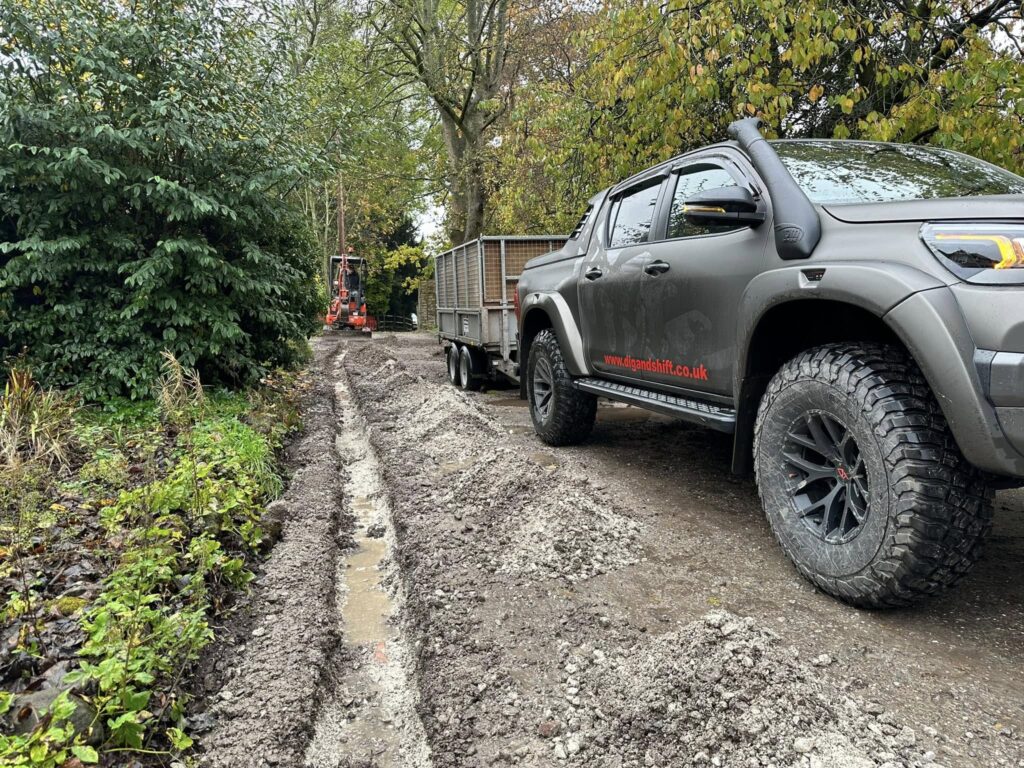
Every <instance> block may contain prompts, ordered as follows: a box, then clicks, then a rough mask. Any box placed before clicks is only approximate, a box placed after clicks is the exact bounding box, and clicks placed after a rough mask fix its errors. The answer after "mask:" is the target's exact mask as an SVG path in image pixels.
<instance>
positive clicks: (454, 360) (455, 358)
mask: <svg viewBox="0 0 1024 768" xmlns="http://www.w3.org/2000/svg"><path fill="white" fill-rule="evenodd" d="M444 362H445V365H446V366H447V368H448V381H450V382H451V383H452V384H454V385H455V386H456V387H458V386H460V381H459V347H458V345H457V344H450V345H449V346H448V351H447V352H445V360H444Z"/></svg>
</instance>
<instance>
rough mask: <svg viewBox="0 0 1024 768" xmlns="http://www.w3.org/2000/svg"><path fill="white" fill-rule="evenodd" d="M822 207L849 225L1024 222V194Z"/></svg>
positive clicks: (828, 204) (838, 204)
mask: <svg viewBox="0 0 1024 768" xmlns="http://www.w3.org/2000/svg"><path fill="white" fill-rule="evenodd" d="M822 208H823V209H824V210H825V211H826V212H827V213H828V215H829V216H831V217H832V218H834V219H837V220H839V221H845V222H846V223H848V224H877V223H881V222H888V221H979V220H985V219H1024V195H986V196H975V197H943V198H938V199H934V200H897V201H895V202H886V203H842V204H840V203H826V204H825V205H823V206H822Z"/></svg>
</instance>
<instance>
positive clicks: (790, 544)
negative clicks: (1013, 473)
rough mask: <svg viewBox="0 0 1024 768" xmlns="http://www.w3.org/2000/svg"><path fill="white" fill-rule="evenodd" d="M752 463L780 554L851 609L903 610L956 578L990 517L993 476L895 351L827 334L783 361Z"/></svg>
mask: <svg viewBox="0 0 1024 768" xmlns="http://www.w3.org/2000/svg"><path fill="white" fill-rule="evenodd" d="M754 462H755V470H756V473H757V485H758V491H759V493H760V495H761V500H762V503H763V504H764V509H765V513H766V514H767V516H768V522H769V523H770V525H771V527H772V531H773V532H774V533H775V536H776V537H777V538H778V540H779V543H780V544H781V545H782V548H783V550H784V551H785V552H786V554H787V555H788V556H789V558H790V560H792V561H793V563H794V565H796V567H797V569H798V570H799V571H800V572H801V573H802V574H803V575H804V576H805V577H806V578H807V579H809V580H810V581H811V582H812V583H814V584H815V585H816V586H818V587H819V588H820V589H822V590H824V591H825V592H827V593H829V594H830V595H833V596H835V597H838V598H839V599H841V600H844V601H846V602H848V603H850V604H852V605H856V606H860V607H872V608H878V607H892V606H903V605H908V604H910V603H912V602H915V601H916V600H919V599H920V598H922V597H925V596H927V595H930V594H934V593H936V592H939V591H941V590H942V589H944V588H946V587H949V586H951V585H952V584H954V583H956V582H957V581H959V580H960V579H961V578H963V576H964V575H965V574H967V572H968V571H969V570H970V569H971V567H972V566H973V565H974V563H975V562H976V561H977V560H978V558H979V556H980V554H981V548H982V542H983V539H984V538H985V535H986V533H987V532H988V530H989V528H990V526H991V521H992V493H991V490H990V488H989V484H988V482H987V480H986V478H985V476H984V474H983V473H982V472H980V471H979V470H977V469H975V468H974V467H972V466H971V465H970V464H968V462H967V461H966V460H965V459H964V457H963V455H962V454H961V453H960V450H959V448H958V447H957V445H956V442H955V441H954V439H953V435H952V433H951V432H950V430H949V427H948V425H947V424H946V420H945V418H944V417H943V415H942V411H941V410H940V409H939V405H938V403H937V402H936V400H935V397H934V395H933V394H932V392H931V390H930V389H929V388H928V384H927V382H926V381H925V380H924V377H923V376H922V374H921V372H920V370H918V368H917V366H916V365H915V364H914V362H913V361H912V360H911V359H909V358H908V357H907V355H906V354H905V353H903V352H902V351H901V350H898V349H896V348H894V347H888V346H881V345H870V344H852V343H851V344H830V345H827V346H822V347H818V348H816V349H811V350H808V351H807V352H804V353H802V354H800V355H799V356H797V357H796V358H794V359H793V360H791V361H790V362H789V363H787V364H786V365H785V366H783V368H782V369H781V370H780V371H779V372H778V373H777V374H776V375H775V377H774V378H773V379H772V380H771V382H770V383H769V385H768V390H767V392H766V393H765V396H764V398H763V400H762V401H761V406H760V409H759V411H758V416H757V424H756V427H755V437H754Z"/></svg>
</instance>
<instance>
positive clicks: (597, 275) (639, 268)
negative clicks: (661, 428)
mask: <svg viewBox="0 0 1024 768" xmlns="http://www.w3.org/2000/svg"><path fill="white" fill-rule="evenodd" d="M663 182H664V176H661V175H659V176H657V177H655V178H649V179H646V180H644V181H642V182H639V183H638V184H637V185H635V186H632V187H630V188H628V189H626V190H623V191H622V192H620V193H618V194H616V195H615V196H614V197H612V198H611V199H610V200H609V201H608V202H607V203H606V204H605V208H606V209H607V210H608V213H607V216H606V218H604V219H603V220H599V221H598V222H597V224H596V227H595V233H594V234H595V236H594V237H593V239H592V243H591V247H590V249H589V250H588V252H587V255H586V257H585V258H584V260H583V273H582V274H581V275H580V281H579V298H580V307H581V310H582V311H581V313H580V314H581V316H582V326H583V327H582V329H581V330H582V333H583V344H584V347H585V349H586V354H587V357H588V359H589V361H590V363H591V365H592V366H593V367H594V369H595V370H597V371H602V372H606V373H611V374H616V375H618V376H622V377H626V378H635V379H641V378H642V375H641V373H640V372H639V370H637V369H635V368H632V367H631V366H629V365H624V364H623V363H622V360H625V359H626V358H627V357H628V356H630V355H631V354H635V350H636V349H637V348H638V346H639V344H640V343H641V339H642V337H643V327H642V326H641V324H640V317H639V315H638V314H637V312H636V307H637V304H638V302H639V300H640V278H641V277H642V275H643V265H644V262H645V261H647V259H648V257H649V255H650V254H649V252H648V242H647V240H648V237H649V235H650V232H651V226H652V224H653V223H654V212H655V208H656V206H657V202H658V195H659V192H660V191H661V187H662V184H663Z"/></svg>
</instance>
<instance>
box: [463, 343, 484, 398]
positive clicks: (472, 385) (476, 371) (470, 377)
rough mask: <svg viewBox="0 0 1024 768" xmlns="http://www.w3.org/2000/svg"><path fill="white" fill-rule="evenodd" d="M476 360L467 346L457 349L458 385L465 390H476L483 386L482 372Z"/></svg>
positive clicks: (475, 356) (476, 357) (472, 351)
mask: <svg viewBox="0 0 1024 768" xmlns="http://www.w3.org/2000/svg"><path fill="white" fill-rule="evenodd" d="M478 360H479V358H478V356H477V355H476V354H474V350H471V349H470V348H469V347H463V348H462V349H460V350H459V386H460V387H462V389H463V390H464V391H466V392H476V391H477V390H479V389H480V387H481V386H483V383H484V382H483V372H482V371H481V370H480V364H479V362H478Z"/></svg>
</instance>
